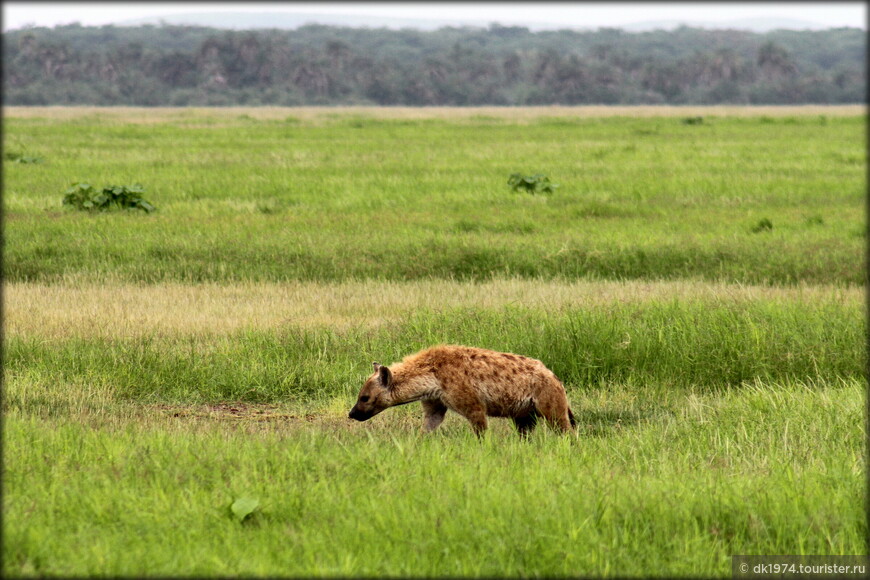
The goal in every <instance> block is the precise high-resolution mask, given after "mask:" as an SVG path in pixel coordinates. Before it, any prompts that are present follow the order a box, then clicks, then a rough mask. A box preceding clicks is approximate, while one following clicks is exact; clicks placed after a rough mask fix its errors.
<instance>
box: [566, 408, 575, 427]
mask: <svg viewBox="0 0 870 580" xmlns="http://www.w3.org/2000/svg"><path fill="white" fill-rule="evenodd" d="M568 420H569V421H571V426H572V427H576V426H577V421H576V420H575V419H574V413H572V412H571V407H568Z"/></svg>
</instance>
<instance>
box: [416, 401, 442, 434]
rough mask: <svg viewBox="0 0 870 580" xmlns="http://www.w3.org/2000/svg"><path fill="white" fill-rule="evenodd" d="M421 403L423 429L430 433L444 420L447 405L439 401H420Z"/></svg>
mask: <svg viewBox="0 0 870 580" xmlns="http://www.w3.org/2000/svg"><path fill="white" fill-rule="evenodd" d="M422 405H423V431H424V432H426V433H431V432H432V431H434V430H435V429H437V428H438V426H439V425H441V422H442V421H444V415H445V414H446V413H447V405H445V404H444V403H442V402H441V401H433V400H428V401H422Z"/></svg>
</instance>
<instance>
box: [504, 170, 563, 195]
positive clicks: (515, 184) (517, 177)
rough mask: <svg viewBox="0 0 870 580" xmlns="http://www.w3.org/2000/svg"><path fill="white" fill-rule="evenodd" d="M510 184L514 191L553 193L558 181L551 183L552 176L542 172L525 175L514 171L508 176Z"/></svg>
mask: <svg viewBox="0 0 870 580" xmlns="http://www.w3.org/2000/svg"><path fill="white" fill-rule="evenodd" d="M508 185H509V186H511V189H512V190H513V191H521V190H522V191H525V192H526V193H553V191H555V189H556V188H557V187H559V184H558V183H551V182H550V178H549V177H547V176H546V175H544V174H542V173H536V174H534V175H523V174H521V173H512V174H511V176H510V177H509V178H508Z"/></svg>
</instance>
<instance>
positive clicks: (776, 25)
mask: <svg viewBox="0 0 870 580" xmlns="http://www.w3.org/2000/svg"><path fill="white" fill-rule="evenodd" d="M161 23H165V24H173V25H189V26H206V27H210V28H222V29H228V30H251V29H268V28H275V29H281V30H288V29H295V28H299V27H300V26H305V25H306V24H321V25H327V26H344V27H349V28H389V29H393V30H398V29H402V28H414V29H417V30H437V29H439V28H443V27H448V26H451V27H457V28H461V27H464V26H469V27H473V28H486V27H488V26H489V24H490V22H488V21H486V22H485V21H475V20H463V19H424V18H390V17H383V16H364V15H353V14H350V15H340V14H305V13H290V12H190V13H186V14H167V15H165V16H156V17H149V18H137V19H135V20H125V21H122V22H118V23H117V25H118V26H142V25H146V24H152V25H155V26H158V25H160V24H161ZM500 24H502V25H506V26H508V25H511V26H512V25H514V24H512V23H503V22H502V23H500ZM523 26H525V27H526V28H528V29H529V30H532V31H539V30H558V29H572V30H591V29H593V28H594V27H580V26H566V25H565V24H564V23H555V22H553V23H535V22H529V23H525V24H523ZM680 26H691V27H693V28H703V29H706V30H717V29H718V30H727V29H730V30H747V31H750V32H757V33H764V32H769V31H771V30H824V29H825V28H826V27H825V26H824V25H821V24H819V23H817V22H810V21H806V20H797V19H789V18H773V17H772V18H744V19H738V20H729V21H726V22H704V21H681V20H658V21H646V22H636V23H632V24H627V25H624V26H620V27H618V28H622V29H623V30H625V31H627V32H647V31H652V30H673V29H675V28H678V27H680Z"/></svg>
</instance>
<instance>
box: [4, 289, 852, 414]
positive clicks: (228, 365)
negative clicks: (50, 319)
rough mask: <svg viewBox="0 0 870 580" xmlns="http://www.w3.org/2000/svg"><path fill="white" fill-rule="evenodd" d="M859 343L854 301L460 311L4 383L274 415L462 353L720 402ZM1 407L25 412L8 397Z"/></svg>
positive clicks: (146, 344)
mask: <svg viewBox="0 0 870 580" xmlns="http://www.w3.org/2000/svg"><path fill="white" fill-rule="evenodd" d="M865 332H866V329H865V324H864V316H863V307H862V305H861V303H860V302H858V301H854V302H852V303H846V304H841V303H838V302H829V303H819V304H816V305H813V306H807V305H805V304H804V305H795V304H792V303H788V302H786V303H780V302H776V301H769V302H765V301H760V302H752V303H744V304H716V303H694V304H693V303H686V302H678V301H672V302H670V303H668V302H664V303H662V302H653V303H650V304H640V305H620V304H610V305H609V306H607V307H599V308H595V309H577V308H572V309H566V310H564V311H561V312H557V313H551V312H548V311H545V310H538V309H528V308H522V307H517V306H514V307H504V308H499V309H493V310H483V309H473V308H460V309H450V310H443V311H431V310H430V311H428V312H427V311H420V312H418V313H416V314H413V315H411V316H410V317H409V318H408V319H407V320H406V321H404V322H394V323H392V324H389V325H385V326H378V327H372V328H368V327H352V328H349V329H346V330H336V329H333V328H329V327H326V328H307V329H306V328H298V327H294V326H292V325H291V326H285V327H282V328H280V329H277V330H273V331H257V330H248V331H241V332H234V333H230V334H227V335H224V336H221V337H216V338H198V337H196V336H184V335H180V336H174V337H172V336H170V337H159V336H158V337H155V336H143V337H137V338H131V339H126V340H125V339H109V338H90V339H88V338H74V337H71V338H67V339H65V340H62V341H60V342H54V341H45V340H42V339H39V338H32V339H31V338H27V337H10V339H9V340H8V343H7V348H6V369H7V372H8V373H9V374H10V376H13V377H14V376H18V375H20V374H25V373H26V374H27V375H28V376H29V377H31V378H32V379H34V380H37V381H44V382H46V383H51V382H53V381H57V380H62V381H70V382H78V381H83V380H87V381H91V382H95V383H99V384H105V385H109V386H110V388H111V390H112V391H113V392H114V393H116V394H117V395H118V396H120V397H122V398H125V399H130V400H138V401H152V402H159V401H172V402H177V403H199V402H203V401H210V400H241V401H249V402H280V401H288V400H294V399H298V398H311V397H313V398H318V397H326V398H331V397H335V396H346V397H347V396H350V392H351V391H353V390H354V389H356V388H357V387H358V386H359V384H360V383H361V381H362V379H364V378H365V377H366V376H367V375H368V373H369V368H370V366H371V361H372V360H377V361H381V362H384V363H388V362H391V361H395V360H399V359H401V358H402V357H403V356H405V355H407V354H409V353H411V352H414V351H416V350H418V349H420V348H423V347H426V346H429V345H432V344H438V343H456V344H470V345H476V346H481V347H485V348H493V349H496V350H506V351H511V352H519V353H523V354H526V355H528V356H533V357H536V358H540V359H541V360H543V361H544V362H545V363H546V364H547V365H548V366H549V367H550V368H551V369H552V370H553V371H554V372H555V373H556V374H557V375H558V376H559V377H560V378H561V379H562V380H563V381H564V382H565V383H566V385H567V388H568V391H569V394H570V393H571V392H574V391H576V390H584V389H594V388H597V387H598V386H599V385H602V384H607V383H613V382H617V383H629V384H632V385H635V386H636V388H637V389H643V388H645V385H647V384H655V385H667V386H669V387H671V388H676V389H689V388H693V387H697V388H701V389H715V388H723V387H733V386H739V385H741V384H743V383H745V382H751V381H753V380H759V379H760V380H765V381H786V380H794V379H804V380H810V381H817V380H831V379H836V378H842V379H858V378H861V377H863V376H864V375H865V372H864V371H865V365H866V358H865V354H864V343H863V340H862V337H863V336H864V334H865ZM7 397H8V401H9V404H13V405H14V404H16V403H17V402H18V394H17V393H16V392H15V391H14V390H10V391H9V393H8V395H7ZM21 404H24V402H23V401H22V402H21Z"/></svg>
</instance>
